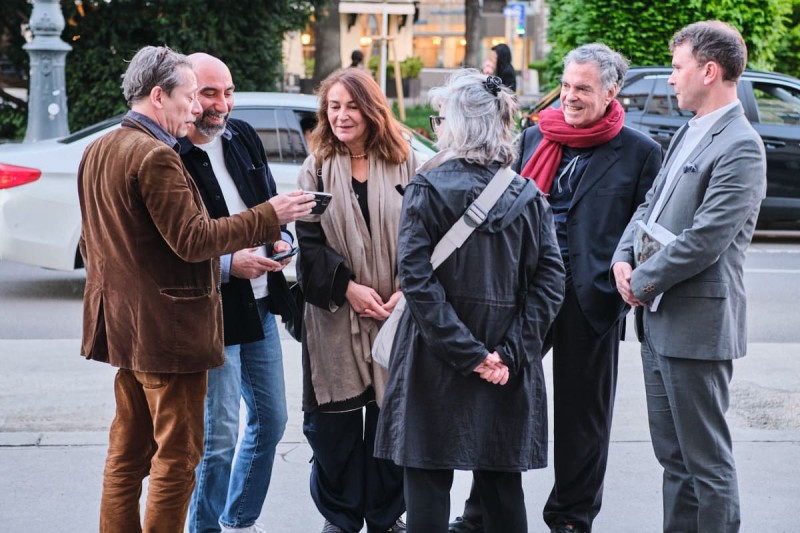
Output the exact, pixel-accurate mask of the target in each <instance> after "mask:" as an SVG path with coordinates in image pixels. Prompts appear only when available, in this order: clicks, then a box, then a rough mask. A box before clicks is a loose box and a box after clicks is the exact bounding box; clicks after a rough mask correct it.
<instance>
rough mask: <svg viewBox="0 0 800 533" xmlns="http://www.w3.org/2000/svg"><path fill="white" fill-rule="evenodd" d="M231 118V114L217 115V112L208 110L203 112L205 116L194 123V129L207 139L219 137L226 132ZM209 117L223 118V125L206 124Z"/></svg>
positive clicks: (201, 116)
mask: <svg viewBox="0 0 800 533" xmlns="http://www.w3.org/2000/svg"><path fill="white" fill-rule="evenodd" d="M229 116H230V113H217V112H216V111H213V110H211V109H207V110H205V111H203V114H202V115H200V118H198V119H197V120H195V121H194V127H195V128H196V129H197V131H199V132H200V133H201V134H202V135H204V136H206V137H219V136H220V135H222V132H223V131H225V126H226V125H227V124H228V117H229ZM208 117H213V118H221V119H223V120H222V124H211V123H209V122H206V119H207V118H208Z"/></svg>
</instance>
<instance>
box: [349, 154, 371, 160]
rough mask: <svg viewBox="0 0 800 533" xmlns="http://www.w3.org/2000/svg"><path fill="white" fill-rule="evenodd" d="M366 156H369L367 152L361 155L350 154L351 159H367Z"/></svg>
mask: <svg viewBox="0 0 800 533" xmlns="http://www.w3.org/2000/svg"><path fill="white" fill-rule="evenodd" d="M366 158H367V154H366V153H364V154H361V155H353V154H350V159H366Z"/></svg>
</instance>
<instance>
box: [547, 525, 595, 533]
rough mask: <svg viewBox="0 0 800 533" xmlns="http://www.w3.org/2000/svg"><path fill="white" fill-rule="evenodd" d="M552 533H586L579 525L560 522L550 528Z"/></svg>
mask: <svg viewBox="0 0 800 533" xmlns="http://www.w3.org/2000/svg"><path fill="white" fill-rule="evenodd" d="M550 533H586V532H585V531H584V530H582V529H578V527H577V526H574V525H572V524H558V525H557V526H556V527H554V528H553V529H551V530H550Z"/></svg>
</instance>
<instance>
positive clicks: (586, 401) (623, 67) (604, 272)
mask: <svg viewBox="0 0 800 533" xmlns="http://www.w3.org/2000/svg"><path fill="white" fill-rule="evenodd" d="M627 70H628V64H627V62H626V61H625V59H624V58H623V57H622V56H620V55H619V54H618V53H616V52H614V51H613V50H611V49H609V48H608V47H607V46H605V45H602V44H597V43H594V44H587V45H584V46H581V47H579V48H576V49H575V50H572V51H571V52H570V53H569V54H567V56H566V57H565V58H564V74H563V77H562V83H561V107H560V108H558V109H556V108H550V109H545V110H544V111H542V113H541V119H540V121H539V122H538V124H537V126H534V127H531V128H528V129H527V130H525V131H524V133H523V135H522V138H521V139H520V141H519V156H518V158H517V160H516V162H515V169H516V170H517V171H519V172H520V173H521V174H522V175H523V176H525V177H527V178H530V179H533V180H535V181H536V184H537V185H538V186H539V188H540V189H541V190H542V191H544V192H545V193H547V196H548V200H549V203H550V205H551V206H552V209H553V213H554V217H555V226H556V234H557V235H558V245H559V248H560V250H561V257H562V259H563V260H564V266H565V267H566V272H567V275H566V296H565V298H564V305H563V306H562V307H561V310H560V311H559V313H558V316H557V317H556V320H555V322H554V324H553V327H552V330H551V331H550V334H549V339H548V340H549V343H551V344H552V347H553V415H554V421H553V432H554V435H553V439H554V448H555V449H554V454H553V458H554V471H555V482H554V484H553V489H552V491H551V492H550V496H549V497H548V499H547V503H546V504H545V507H544V520H545V522H546V523H547V525H548V527H549V528H550V530H551V531H552V532H554V533H564V532H571V531H578V532H581V531H584V532H588V531H591V530H592V522H593V521H594V519H595V517H596V516H597V514H598V512H599V511H600V506H601V503H602V495H603V479H604V477H605V471H606V463H607V461H608V447H609V442H610V436H611V420H612V415H613V409H614V396H615V393H616V385H617V361H618V357H619V341H620V338H621V336H622V334H623V331H624V316H625V314H626V313H627V307H626V305H625V303H624V302H623V301H622V298H620V296H619V294H617V292H616V290H615V288H614V285H613V284H612V282H611V280H610V278H609V276H608V265H609V264H610V261H611V256H612V255H613V253H614V249H615V247H616V243H617V242H618V240H619V237H620V236H621V235H622V232H623V231H624V230H625V227H626V226H627V223H628V221H629V220H630V217H631V216H632V214H633V212H634V210H635V209H636V206H637V205H639V203H641V202H642V201H643V199H644V196H645V193H646V192H647V190H648V189H649V188H650V185H651V184H652V183H653V179H654V178H655V175H656V173H657V172H658V168H659V165H660V164H661V147H660V146H659V145H658V144H657V143H656V142H655V141H653V140H652V139H650V138H649V137H647V136H646V135H644V134H642V133H640V132H638V131H636V130H634V129H632V128H627V127H624V126H623V122H624V118H625V112H624V110H623V109H622V106H621V105H620V104H619V102H618V101H617V100H616V99H615V96H616V95H617V93H618V92H619V90H620V89H621V88H622V84H623V82H624V80H625V74H626V72H627ZM547 348H548V349H549V346H548V347H547ZM478 492H479V491H477V490H473V491H472V494H471V495H470V498H469V499H468V500H467V502H466V505H465V507H464V513H463V515H462V516H461V517H459V518H458V519H456V521H454V522H453V523H452V524H451V527H450V531H451V532H454V533H476V532H480V531H483V528H482V526H481V524H482V520H481V514H482V513H481V505H480V497H479V494H478Z"/></svg>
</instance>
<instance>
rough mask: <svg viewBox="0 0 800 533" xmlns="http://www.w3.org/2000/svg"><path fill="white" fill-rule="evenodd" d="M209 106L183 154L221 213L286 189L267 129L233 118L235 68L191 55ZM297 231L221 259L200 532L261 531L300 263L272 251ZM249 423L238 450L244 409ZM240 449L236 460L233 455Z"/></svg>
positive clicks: (197, 494)
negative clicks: (218, 334)
mask: <svg viewBox="0 0 800 533" xmlns="http://www.w3.org/2000/svg"><path fill="white" fill-rule="evenodd" d="M189 60H190V61H191V63H192V66H193V68H194V72H195V75H196V76H197V85H198V91H197V96H198V101H199V102H200V106H201V108H202V110H203V112H202V114H201V115H200V116H199V117H198V118H197V120H196V121H195V123H194V127H193V128H191V129H190V130H189V133H188V135H187V136H186V137H183V138H182V139H180V140H179V142H180V143H181V158H182V159H183V162H184V164H185V165H186V168H187V169H188V171H189V173H190V174H191V175H192V178H193V179H194V181H195V183H196V184H197V188H198V189H199V190H200V195H201V196H202V198H203V203H204V204H205V207H206V209H207V210H208V213H209V215H211V217H212V218H220V217H227V216H230V215H234V214H237V213H241V212H243V211H246V210H247V209H249V208H251V207H254V206H256V205H258V204H259V203H261V202H265V201H267V200H269V199H270V198H273V197H275V196H276V195H277V187H276V185H275V180H274V179H273V177H272V173H271V172H270V170H269V165H268V163H267V158H266V155H265V153H264V147H263V146H262V144H261V140H260V139H259V137H258V133H256V131H255V130H254V129H253V128H252V126H250V125H249V124H247V123H246V122H244V121H241V120H237V119H232V118H230V113H231V110H232V109H233V104H234V85H233V79H232V77H231V73H230V70H228V67H227V66H226V65H225V63H223V62H222V61H220V60H219V59H217V58H216V57H213V56H210V55H208V54H202V53H198V54H192V55H190V56H189ZM291 243H292V236H291V235H290V234H289V233H287V232H286V228H285V226H282V227H281V239H280V240H276V241H274V242H273V243H272V244H271V245H269V246H258V247H256V248H245V249H243V250H239V251H237V252H235V253H233V254H229V255H224V256H222V257H221V263H222V309H223V313H222V319H223V325H224V328H223V332H224V342H225V364H223V365H222V366H219V367H217V368H213V369H211V370H209V372H208V393H207V394H206V405H205V435H204V445H203V458H202V460H201V462H200V464H199V465H198V467H197V486H196V487H195V489H194V492H193V494H192V499H191V503H190V506H189V531H191V532H192V533H218V532H220V531H222V532H252V533H259V532H263V531H264V530H263V529H261V528H260V527H259V526H257V525H256V524H255V522H256V519H257V518H258V517H259V515H261V509H262V507H263V506H264V500H265V499H266V496H267V490H268V489H269V484H270V477H271V476H272V464H273V461H274V459H275V447H276V446H277V444H278V441H280V439H281V437H282V436H283V431H284V429H285V428H286V420H287V413H286V388H285V385H284V381H283V354H282V352H281V343H280V334H279V333H278V328H277V325H276V323H275V317H274V316H273V314H272V313H273V312H274V313H281V314H284V315H291V312H292V311H291V309H290V308H289V303H288V302H289V298H290V295H289V286H288V285H287V283H286V278H284V276H283V273H282V272H281V271H282V270H283V268H284V267H285V266H286V265H287V264H288V263H289V262H290V261H291V258H287V259H284V260H282V261H273V260H271V259H269V256H270V255H272V254H275V253H278V252H285V251H287V250H289V249H290V248H291ZM241 400H244V403H245V407H246V408H247V413H246V417H245V421H246V426H245V429H244V433H243V435H242V439H241V441H240V442H239V449H238V451H236V442H237V440H239V407H240V401H241ZM234 451H236V459H235V461H234Z"/></svg>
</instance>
